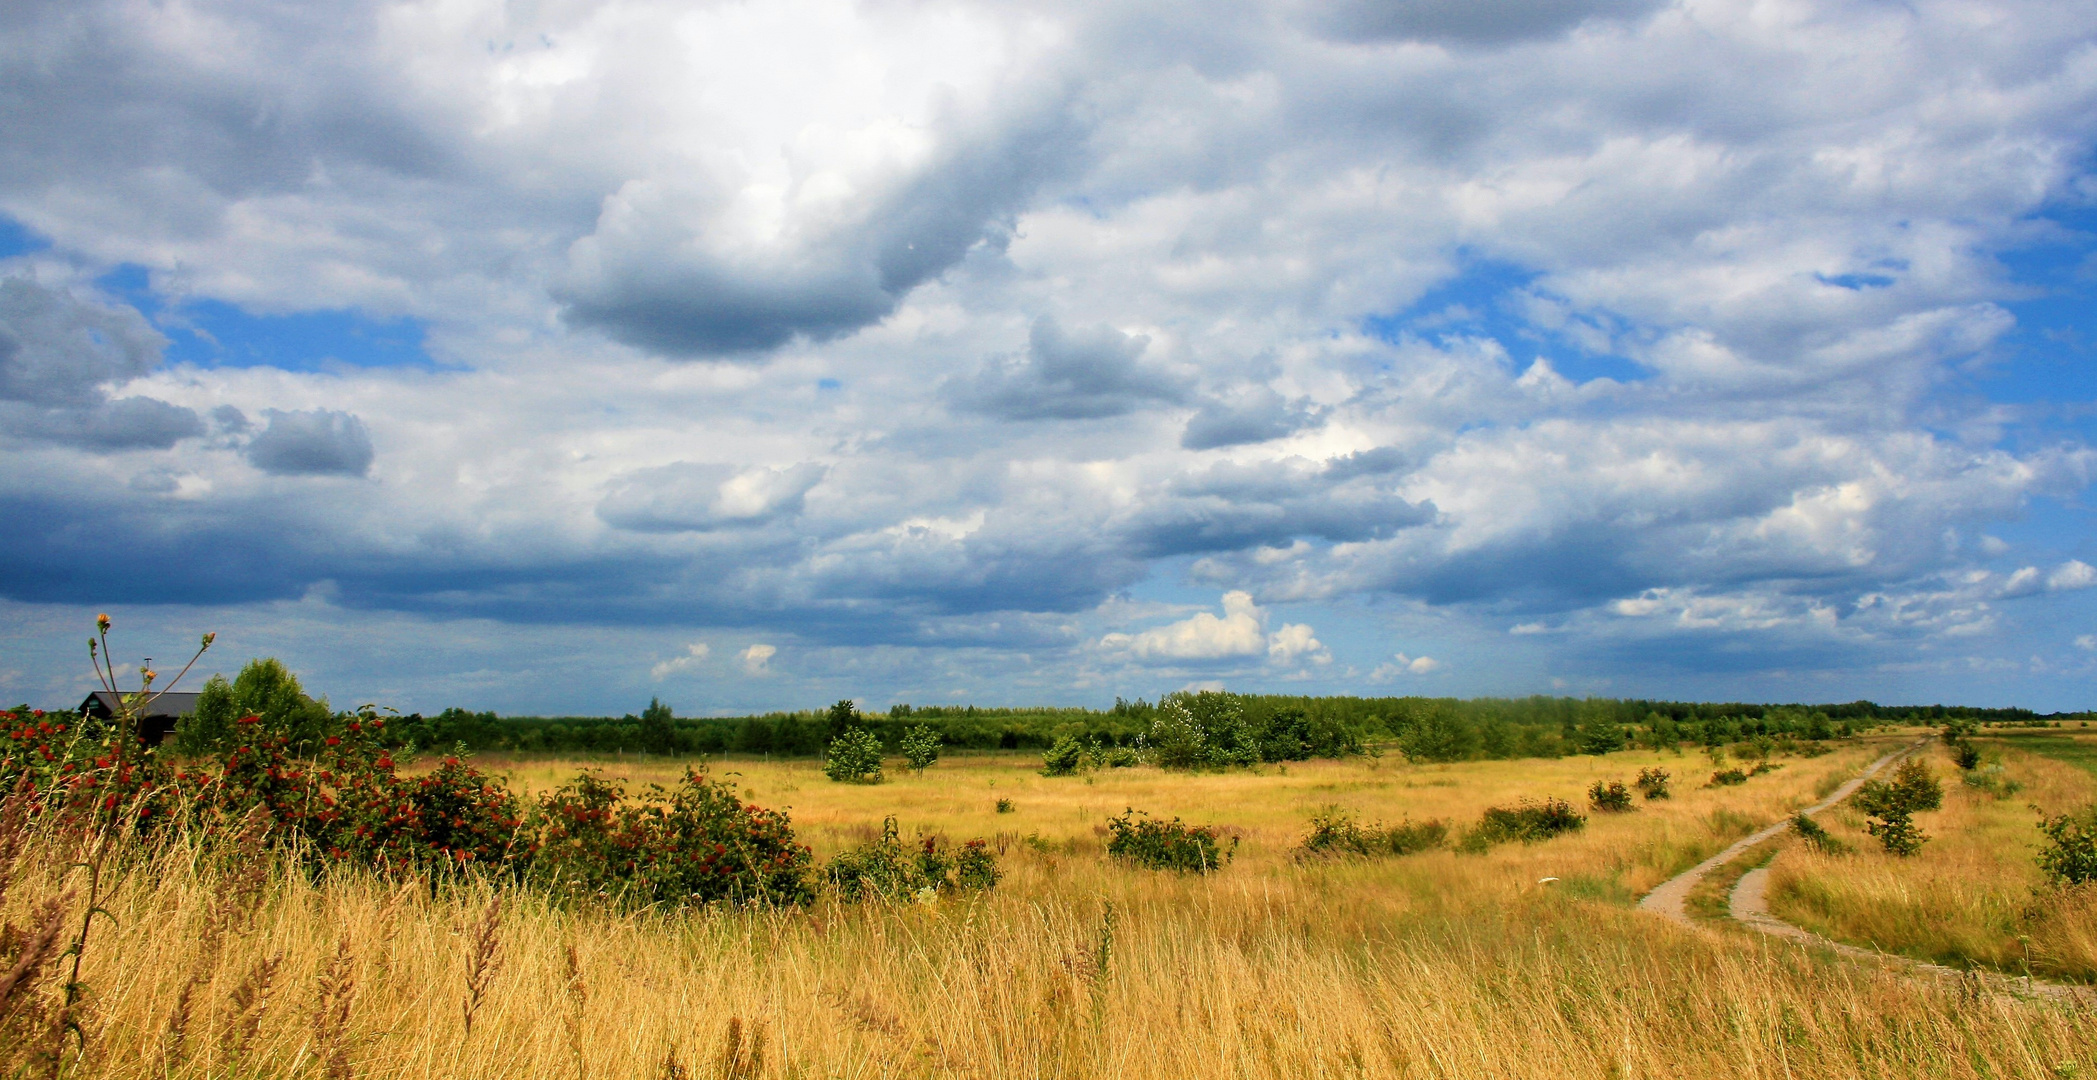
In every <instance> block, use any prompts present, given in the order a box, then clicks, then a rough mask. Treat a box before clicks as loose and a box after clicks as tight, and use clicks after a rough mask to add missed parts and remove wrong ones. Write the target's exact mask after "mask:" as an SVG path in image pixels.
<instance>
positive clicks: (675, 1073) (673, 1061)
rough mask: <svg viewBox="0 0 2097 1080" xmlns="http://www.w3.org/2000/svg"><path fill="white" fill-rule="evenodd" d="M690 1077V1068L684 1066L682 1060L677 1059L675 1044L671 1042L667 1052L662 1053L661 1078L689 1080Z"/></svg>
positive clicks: (664, 1079)
mask: <svg viewBox="0 0 2097 1080" xmlns="http://www.w3.org/2000/svg"><path fill="white" fill-rule="evenodd" d="M691 1077H692V1072H691V1070H690V1069H687V1068H685V1067H684V1062H682V1061H679V1060H677V1044H676V1043H674V1042H673V1043H671V1044H670V1051H669V1053H666V1054H664V1055H663V1067H662V1078H663V1080H691Z"/></svg>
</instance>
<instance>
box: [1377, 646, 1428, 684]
mask: <svg viewBox="0 0 2097 1080" xmlns="http://www.w3.org/2000/svg"><path fill="white" fill-rule="evenodd" d="M1444 666H1445V665H1444V664H1443V663H1442V662H1441V661H1440V660H1436V659H1435V658H1434V657H1431V656H1407V655H1405V654H1404V653H1395V654H1393V655H1392V657H1391V662H1390V663H1387V664H1378V665H1376V670H1374V671H1371V672H1370V673H1369V681H1370V682H1378V683H1383V682H1390V681H1391V680H1392V679H1395V678H1399V677H1401V676H1419V675H1432V674H1434V673H1435V672H1437V671H1440V670H1442V668H1443V667H1444Z"/></svg>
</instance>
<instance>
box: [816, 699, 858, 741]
mask: <svg viewBox="0 0 2097 1080" xmlns="http://www.w3.org/2000/svg"><path fill="white" fill-rule="evenodd" d="M859 722H860V716H859V705H858V703H857V702H855V701H853V700H852V699H851V698H841V699H839V700H838V703H837V704H835V705H832V706H830V715H829V717H828V719H827V721H826V727H825V730H824V736H823V737H824V740H825V741H826V742H827V741H830V740H834V739H836V738H837V737H838V736H840V735H843V734H844V733H845V732H846V731H849V730H851V729H852V728H855V727H858V726H859Z"/></svg>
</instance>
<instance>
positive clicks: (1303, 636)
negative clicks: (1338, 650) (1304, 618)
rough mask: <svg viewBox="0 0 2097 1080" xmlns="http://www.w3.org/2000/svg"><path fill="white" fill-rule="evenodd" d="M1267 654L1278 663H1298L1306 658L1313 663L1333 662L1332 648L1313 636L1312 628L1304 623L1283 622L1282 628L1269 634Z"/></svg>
mask: <svg viewBox="0 0 2097 1080" xmlns="http://www.w3.org/2000/svg"><path fill="white" fill-rule="evenodd" d="M1267 656H1268V658H1269V659H1271V660H1273V661H1274V662H1276V663H1278V664H1298V663H1301V662H1303V661H1305V660H1308V661H1310V662H1311V663H1313V664H1330V663H1332V650H1330V649H1328V648H1326V647H1325V643H1324V642H1322V641H1319V640H1318V639H1317V638H1316V637H1313V636H1312V634H1311V628H1310V627H1308V626H1306V625H1304V624H1303V623H1283V624H1282V628H1281V629H1279V630H1276V631H1275V632H1274V633H1272V634H1270V635H1268V637H1267Z"/></svg>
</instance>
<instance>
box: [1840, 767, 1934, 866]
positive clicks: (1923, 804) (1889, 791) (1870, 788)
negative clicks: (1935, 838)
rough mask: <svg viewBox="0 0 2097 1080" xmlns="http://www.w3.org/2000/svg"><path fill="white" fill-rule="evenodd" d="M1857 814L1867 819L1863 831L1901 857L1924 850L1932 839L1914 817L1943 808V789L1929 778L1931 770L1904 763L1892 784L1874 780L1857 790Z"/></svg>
mask: <svg viewBox="0 0 2097 1080" xmlns="http://www.w3.org/2000/svg"><path fill="white" fill-rule="evenodd" d="M1854 801H1855V802H1856V806H1857V809H1858V810H1861V811H1863V813H1864V815H1865V817H1866V818H1867V819H1868V820H1866V821H1865V823H1864V829H1865V831H1866V832H1869V833H1870V834H1871V835H1873V836H1876V837H1878V838H1879V843H1880V845H1882V846H1883V847H1885V849H1886V850H1887V851H1888V852H1891V853H1892V854H1895V855H1900V856H1903V857H1905V856H1909V855H1913V854H1915V853H1916V852H1918V851H1920V850H1922V845H1923V844H1925V843H1927V842H1928V841H1929V836H1928V835H1927V834H1926V833H1924V832H1923V831H1922V830H1921V829H1919V828H1917V827H1916V825H1915V821H1914V816H1915V814H1916V813H1917V812H1919V811H1923V810H1935V809H1937V808H1938V807H1940V806H1942V805H1943V804H1944V788H1943V787H1942V786H1941V785H1940V784H1938V783H1937V778H1936V777H1935V776H1933V775H1931V774H1930V769H1929V766H1927V765H1925V764H1923V763H1922V762H1921V761H1919V760H1917V759H1915V758H1909V759H1908V760H1906V761H1903V762H1901V764H1900V768H1898V769H1896V770H1894V773H1893V779H1892V781H1890V782H1888V781H1884V780H1872V781H1868V782H1867V783H1865V784H1864V786H1863V787H1860V788H1858V789H1857V794H1856V796H1855V797H1854Z"/></svg>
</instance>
